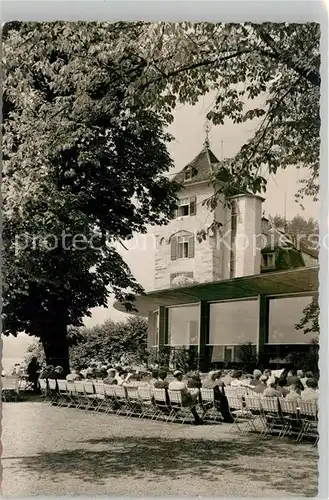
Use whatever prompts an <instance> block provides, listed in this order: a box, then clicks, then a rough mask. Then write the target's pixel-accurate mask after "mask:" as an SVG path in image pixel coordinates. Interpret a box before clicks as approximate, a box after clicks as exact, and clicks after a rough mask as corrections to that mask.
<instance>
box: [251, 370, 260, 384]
mask: <svg viewBox="0 0 329 500" xmlns="http://www.w3.org/2000/svg"><path fill="white" fill-rule="evenodd" d="M261 376H262V372H261V371H260V370H254V373H253V379H252V380H250V382H249V385H250V386H251V387H256V385H259V384H260V380H259V379H260V377H261Z"/></svg>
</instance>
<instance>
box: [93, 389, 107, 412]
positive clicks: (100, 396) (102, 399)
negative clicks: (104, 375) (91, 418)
mask: <svg viewBox="0 0 329 500" xmlns="http://www.w3.org/2000/svg"><path fill="white" fill-rule="evenodd" d="M94 388H95V402H96V401H97V405H96V409H95V411H100V410H101V409H102V408H105V409H106V408H107V404H106V396H105V387H104V383H103V382H95V383H94Z"/></svg>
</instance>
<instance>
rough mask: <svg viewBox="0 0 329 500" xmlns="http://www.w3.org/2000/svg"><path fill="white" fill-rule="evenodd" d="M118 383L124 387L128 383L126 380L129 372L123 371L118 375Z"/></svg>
mask: <svg viewBox="0 0 329 500" xmlns="http://www.w3.org/2000/svg"><path fill="white" fill-rule="evenodd" d="M115 378H116V381H117V385H121V386H124V385H125V384H126V383H127V381H126V378H127V372H126V371H125V370H121V371H120V372H119V373H118V374H117V375H116V377H115Z"/></svg>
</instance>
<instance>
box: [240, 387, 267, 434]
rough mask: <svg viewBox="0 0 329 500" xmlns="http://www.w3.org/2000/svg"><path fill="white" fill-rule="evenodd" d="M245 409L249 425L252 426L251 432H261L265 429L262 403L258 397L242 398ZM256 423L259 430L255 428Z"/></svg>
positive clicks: (247, 396)
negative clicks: (258, 425)
mask: <svg viewBox="0 0 329 500" xmlns="http://www.w3.org/2000/svg"><path fill="white" fill-rule="evenodd" d="M244 402H245V405H246V406H245V409H246V411H247V412H248V413H249V415H250V423H251V424H252V426H253V430H255V431H259V432H262V431H263V430H264V429H266V422H265V421H264V418H263V411H262V403H261V397H260V396H258V397H257V396H249V395H246V396H244ZM256 422H258V423H259V424H260V429H259V427H257V425H256Z"/></svg>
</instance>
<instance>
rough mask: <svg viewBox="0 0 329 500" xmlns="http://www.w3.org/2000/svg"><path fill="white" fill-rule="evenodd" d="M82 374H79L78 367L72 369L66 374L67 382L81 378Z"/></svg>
mask: <svg viewBox="0 0 329 500" xmlns="http://www.w3.org/2000/svg"><path fill="white" fill-rule="evenodd" d="M83 378H84V377H83V375H81V373H80V370H79V368H77V369H74V370H72V371H71V373H69V374H68V375H67V376H66V380H67V381H68V382H75V381H76V380H83Z"/></svg>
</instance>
